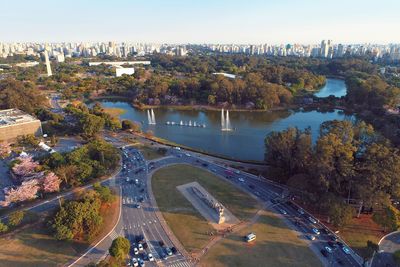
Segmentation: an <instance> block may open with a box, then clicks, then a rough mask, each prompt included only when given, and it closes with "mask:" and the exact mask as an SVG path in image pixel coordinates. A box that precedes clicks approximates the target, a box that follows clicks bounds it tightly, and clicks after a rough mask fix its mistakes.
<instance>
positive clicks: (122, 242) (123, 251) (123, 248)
mask: <svg viewBox="0 0 400 267" xmlns="http://www.w3.org/2000/svg"><path fill="white" fill-rule="evenodd" d="M130 248H131V244H130V243H129V240H128V239H126V238H125V237H117V238H116V239H114V240H113V242H112V244H111V247H110V249H109V252H110V255H111V256H113V257H114V258H116V259H117V260H119V261H122V260H123V259H125V258H126V257H127V255H128V253H129V250H130Z"/></svg>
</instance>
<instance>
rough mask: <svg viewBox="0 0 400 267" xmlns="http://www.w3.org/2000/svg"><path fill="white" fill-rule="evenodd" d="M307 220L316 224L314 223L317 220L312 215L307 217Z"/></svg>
mask: <svg viewBox="0 0 400 267" xmlns="http://www.w3.org/2000/svg"><path fill="white" fill-rule="evenodd" d="M308 220H309V221H310V222H312V223H313V224H316V223H317V221H316V220H315V219H314V218H313V217H311V216H309V217H308Z"/></svg>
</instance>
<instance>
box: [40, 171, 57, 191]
mask: <svg viewBox="0 0 400 267" xmlns="http://www.w3.org/2000/svg"><path fill="white" fill-rule="evenodd" d="M60 184H61V180H60V178H58V176H57V175H55V174H54V172H48V173H47V174H46V175H45V176H44V177H43V178H42V190H43V192H45V193H51V192H57V191H59V190H60Z"/></svg>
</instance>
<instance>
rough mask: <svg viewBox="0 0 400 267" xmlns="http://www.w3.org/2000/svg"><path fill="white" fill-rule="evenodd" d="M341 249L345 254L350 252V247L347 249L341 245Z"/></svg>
mask: <svg viewBox="0 0 400 267" xmlns="http://www.w3.org/2000/svg"><path fill="white" fill-rule="evenodd" d="M342 250H343V252H344V253H346V254H347V255H349V254H350V249H349V248H348V247H346V246H343V247H342Z"/></svg>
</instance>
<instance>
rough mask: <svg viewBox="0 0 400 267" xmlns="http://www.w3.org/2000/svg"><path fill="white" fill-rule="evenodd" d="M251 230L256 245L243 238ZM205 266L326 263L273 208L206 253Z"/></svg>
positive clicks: (202, 263)
mask: <svg viewBox="0 0 400 267" xmlns="http://www.w3.org/2000/svg"><path fill="white" fill-rule="evenodd" d="M249 232H254V233H256V235H257V240H256V241H255V242H254V243H252V244H247V243H245V242H244V241H243V236H244V235H246V234H248V233H249ZM200 265H201V266H204V267H205V266H213V267H214V266H216V267H218V266H230V267H232V266H277V267H278V266H322V265H321V263H320V261H319V260H318V259H317V257H316V256H315V255H314V254H313V252H312V251H311V250H310V249H309V248H308V247H307V245H306V243H305V242H303V241H301V240H299V238H298V237H297V236H296V234H295V233H294V232H292V231H291V230H290V229H288V227H287V226H286V224H285V223H284V222H283V221H282V220H281V219H280V218H278V217H277V215H275V214H273V213H272V212H269V211H263V213H262V214H261V216H260V218H259V219H258V221H257V222H256V223H255V224H253V225H251V226H249V227H247V228H245V229H242V230H241V231H239V232H238V233H234V234H232V235H229V236H228V237H227V238H224V239H223V240H221V241H220V242H219V243H217V244H216V245H215V246H214V247H212V248H211V249H210V251H209V252H208V253H207V254H206V255H205V256H204V258H203V259H202V260H201V261H200Z"/></svg>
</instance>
